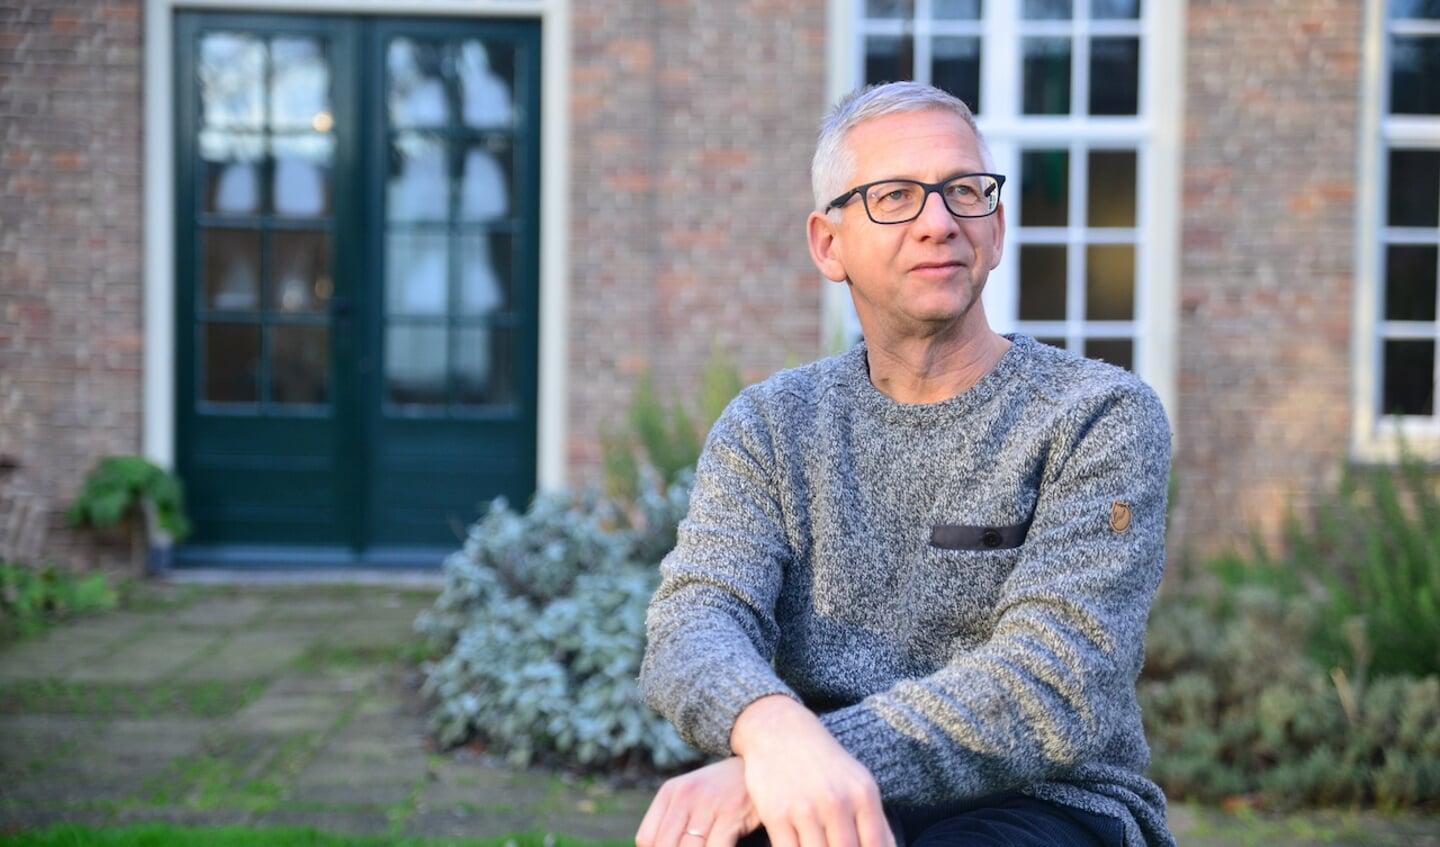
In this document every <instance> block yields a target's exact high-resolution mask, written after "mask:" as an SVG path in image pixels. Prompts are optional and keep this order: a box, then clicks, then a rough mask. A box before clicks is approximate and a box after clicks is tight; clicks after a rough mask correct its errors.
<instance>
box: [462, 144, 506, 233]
mask: <svg viewBox="0 0 1440 847" xmlns="http://www.w3.org/2000/svg"><path fill="white" fill-rule="evenodd" d="M513 160H514V151H513V150H512V149H511V145H510V141H509V139H506V138H500V137H496V138H492V139H487V140H486V141H485V142H483V143H480V144H472V145H471V146H470V147H469V149H467V150H466V151H465V159H464V161H463V162H461V165H460V167H461V173H460V184H459V186H458V188H459V193H460V219H461V220H466V221H488V220H496V219H499V218H504V217H506V216H507V215H509V214H510V209H511V205H512V204H511V194H510V192H511V183H512V180H511V179H510V172H511V170H510V169H511V167H512V162H513Z"/></svg>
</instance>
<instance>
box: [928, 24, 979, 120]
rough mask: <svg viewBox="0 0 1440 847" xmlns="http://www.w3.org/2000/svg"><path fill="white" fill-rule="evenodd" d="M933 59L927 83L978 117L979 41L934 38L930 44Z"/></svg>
mask: <svg viewBox="0 0 1440 847" xmlns="http://www.w3.org/2000/svg"><path fill="white" fill-rule="evenodd" d="M931 50H932V52H933V54H934V59H933V61H932V62H931V66H930V82H931V83H932V84H934V85H935V86H936V87H937V88H943V89H945V90H946V91H948V92H950V93H951V94H954V95H955V96H956V97H959V98H960V99H961V100H964V101H965V105H967V106H969V107H970V111H972V112H974V113H976V114H979V113H980V39H978V38H943V37H937V38H936V39H935V40H934V41H933V42H932V43H931Z"/></svg>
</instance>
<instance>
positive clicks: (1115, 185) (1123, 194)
mask: <svg viewBox="0 0 1440 847" xmlns="http://www.w3.org/2000/svg"><path fill="white" fill-rule="evenodd" d="M1088 159H1089V163H1090V164H1089V176H1090V193H1089V196H1088V203H1087V206H1088V208H1087V211H1086V224H1087V225H1089V226H1093V227H1112V226H1114V227H1133V226H1135V151H1133V150H1092V151H1091V152H1090V155H1089V156H1088Z"/></svg>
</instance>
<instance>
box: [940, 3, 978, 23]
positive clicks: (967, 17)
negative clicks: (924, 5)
mask: <svg viewBox="0 0 1440 847" xmlns="http://www.w3.org/2000/svg"><path fill="white" fill-rule="evenodd" d="M930 8H931V14H932V15H934V17H935V19H936V20H940V21H978V20H980V0H933V2H932V4H931V7H930Z"/></svg>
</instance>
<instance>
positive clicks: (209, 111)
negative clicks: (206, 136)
mask: <svg viewBox="0 0 1440 847" xmlns="http://www.w3.org/2000/svg"><path fill="white" fill-rule="evenodd" d="M196 73H197V75H198V76H199V78H200V121H201V123H202V124H203V125H204V126H205V127H206V128H210V129H253V130H258V129H260V128H261V127H263V126H264V122H265V43H264V41H262V40H261V39H259V38H257V37H255V36H253V35H248V34H245V33H234V32H215V33H210V34H208V35H203V36H201V37H200V48H199V55H198V60H197V63H196Z"/></svg>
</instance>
